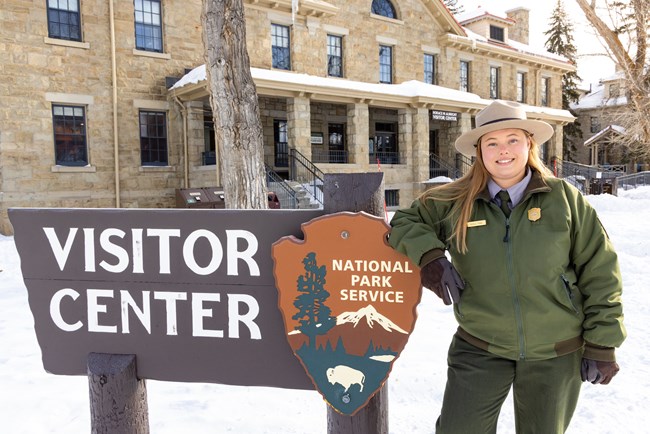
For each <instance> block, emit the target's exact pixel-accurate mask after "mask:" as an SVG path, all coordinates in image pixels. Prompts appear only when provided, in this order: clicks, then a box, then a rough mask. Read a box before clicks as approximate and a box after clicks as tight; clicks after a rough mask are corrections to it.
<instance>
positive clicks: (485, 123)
mask: <svg viewBox="0 0 650 434" xmlns="http://www.w3.org/2000/svg"><path fill="white" fill-rule="evenodd" d="M507 128H518V129H521V130H526V131H528V132H529V133H530V134H532V135H533V137H534V138H535V140H536V141H537V143H539V144H542V143H544V142H545V141H547V140H548V139H550V138H551V136H552V135H553V127H552V126H551V125H550V124H548V123H546V122H544V121H536V120H532V119H528V118H527V116H526V111H525V110H524V106H522V105H521V104H519V103H516V102H513V101H501V100H495V101H494V102H492V103H491V104H490V105H488V106H487V107H485V108H484V109H483V110H481V111H480V112H478V113H477V114H476V128H474V129H473V130H470V131H467V132H466V133H463V134H462V135H461V136H460V137H458V138H457V139H456V143H455V146H456V150H458V152H460V153H461V154H464V155H467V156H468V157H473V156H474V155H476V145H477V143H478V141H479V139H480V138H481V137H482V136H483V135H484V134H487V133H489V132H492V131H497V130H504V129H507Z"/></svg>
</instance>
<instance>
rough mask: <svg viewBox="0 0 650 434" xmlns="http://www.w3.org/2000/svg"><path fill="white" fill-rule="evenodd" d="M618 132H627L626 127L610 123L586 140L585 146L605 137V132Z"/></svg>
mask: <svg viewBox="0 0 650 434" xmlns="http://www.w3.org/2000/svg"><path fill="white" fill-rule="evenodd" d="M610 131H612V132H616V133H619V134H625V128H623V127H621V126H619V125H608V126H607V127H606V128H603V129H602V130H600V131H598V132H597V133H596V134H594V135H593V136H591V137H589V139H588V140H585V143H584V146H589V145H590V144H592V143H593V142H595V141H597V140H598V139H600V138H601V137H603V136H604V135H605V134H607V133H608V132H610Z"/></svg>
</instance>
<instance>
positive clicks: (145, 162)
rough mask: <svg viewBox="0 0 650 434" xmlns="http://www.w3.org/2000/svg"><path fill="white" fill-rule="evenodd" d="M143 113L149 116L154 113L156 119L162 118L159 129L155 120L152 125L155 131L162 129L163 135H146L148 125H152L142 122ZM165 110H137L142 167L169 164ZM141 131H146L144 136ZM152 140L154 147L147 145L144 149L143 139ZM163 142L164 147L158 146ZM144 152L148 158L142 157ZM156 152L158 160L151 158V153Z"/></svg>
mask: <svg viewBox="0 0 650 434" xmlns="http://www.w3.org/2000/svg"><path fill="white" fill-rule="evenodd" d="M143 115H144V116H150V115H155V117H156V120H157V119H158V118H162V120H163V123H162V130H160V128H161V125H160V123H158V122H155V123H154V124H153V127H154V128H155V129H156V131H157V133H159V131H162V132H163V133H164V135H162V136H161V135H159V134H156V135H148V133H149V127H150V126H152V125H151V124H150V123H145V124H143V122H142V120H143ZM167 124H168V122H167V112H166V111H162V110H150V109H140V110H139V111H138V127H139V137H140V166H142V167H148V166H158V167H159V166H169V143H168V134H167ZM143 131H146V132H147V135H146V136H143V134H142V133H143ZM147 139H148V140H149V141H150V142H151V141H154V140H155V143H156V146H155V148H154V147H148V148H149V149H148V150H145V143H144V141H145V140H147ZM161 142H162V143H164V147H161V146H160V143H161ZM145 152H146V153H148V154H149V155H148V157H149V158H146V159H145V158H144V157H145ZM154 153H157V154H158V161H154V160H155V159H154V158H152V156H153V154H154ZM161 155H164V160H163V159H161V158H160V156H161Z"/></svg>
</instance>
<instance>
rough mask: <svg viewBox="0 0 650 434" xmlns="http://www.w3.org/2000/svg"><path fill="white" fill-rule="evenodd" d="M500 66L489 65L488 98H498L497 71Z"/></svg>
mask: <svg viewBox="0 0 650 434" xmlns="http://www.w3.org/2000/svg"><path fill="white" fill-rule="evenodd" d="M500 69H501V68H498V67H496V66H490V98H492V99H498V98H499V93H500V92H499V75H500V74H499V72H500Z"/></svg>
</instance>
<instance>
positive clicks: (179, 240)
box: [9, 209, 322, 389]
mask: <svg viewBox="0 0 650 434" xmlns="http://www.w3.org/2000/svg"><path fill="white" fill-rule="evenodd" d="M320 215H322V211H318V210H316V211H298V210H267V211H261V210H258V211H254V210H200V209H197V210H193V209H184V210H180V209H178V210H177V209H170V210H143V209H139V210H135V209H130V210H127V209H101V210H100V209H95V210H90V209H10V210H9V217H10V219H11V223H12V225H13V227H14V232H15V242H16V246H17V248H18V252H19V254H20V259H21V267H22V272H23V278H24V281H25V285H26V287H27V290H28V292H29V305H30V308H31V311H32V313H33V315H34V322H35V329H36V336H37V338H38V342H39V345H40V346H41V349H42V352H43V365H44V367H45V369H46V370H47V371H49V372H51V373H54V374H66V375H87V358H88V354H89V353H109V354H134V355H136V358H137V369H138V372H137V374H138V377H139V378H152V379H158V380H172V381H197V382H210V383H222V384H234V385H245V386H275V387H285V388H295V389H313V385H312V383H311V382H310V380H309V378H308V377H307V376H306V375H305V373H304V370H303V369H302V368H301V366H300V364H299V362H298V361H297V360H296V358H295V357H294V356H293V354H292V350H291V348H290V347H289V345H288V343H287V340H286V338H285V333H284V325H283V320H282V318H281V315H280V312H279V310H278V307H277V306H278V298H277V297H278V295H277V290H276V289H275V281H274V279H273V263H272V260H271V246H272V244H273V243H274V242H275V241H277V240H278V239H280V238H281V237H284V236H289V235H299V234H300V225H301V223H303V222H306V221H309V220H311V219H313V218H315V217H317V216H320Z"/></svg>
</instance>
